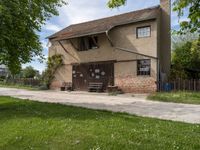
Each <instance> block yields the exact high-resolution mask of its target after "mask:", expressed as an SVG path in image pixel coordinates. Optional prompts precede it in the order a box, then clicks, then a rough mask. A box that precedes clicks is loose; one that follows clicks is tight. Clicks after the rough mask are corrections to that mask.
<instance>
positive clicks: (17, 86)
mask: <svg viewBox="0 0 200 150" xmlns="http://www.w3.org/2000/svg"><path fill="white" fill-rule="evenodd" d="M0 87H5V88H17V89H25V90H39V87H33V86H28V85H20V84H8V83H2V82H0Z"/></svg>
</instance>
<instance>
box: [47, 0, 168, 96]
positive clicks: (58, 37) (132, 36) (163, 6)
mask: <svg viewBox="0 0 200 150" xmlns="http://www.w3.org/2000/svg"><path fill="white" fill-rule="evenodd" d="M170 12H171V9H170V0H160V5H159V6H156V7H151V8H147V9H142V10H138V11H133V12H130V13H125V14H121V15H116V16H112V17H108V18H103V19H99V20H94V21H89V22H84V23H79V24H74V25H70V26H68V27H66V28H64V29H63V30H61V31H59V32H57V33H55V34H53V35H51V36H49V37H48V39H49V42H50V43H51V46H50V47H49V56H52V55H55V54H62V55H63V60H64V65H63V66H62V67H61V68H59V69H58V70H57V72H56V74H55V79H54V81H53V82H52V84H51V88H53V89H54V88H59V87H60V86H61V84H62V83H63V82H71V83H72V85H73V88H74V90H87V88H88V85H89V83H91V82H100V83H103V88H104V89H106V88H107V86H109V85H111V86H113V85H114V86H118V87H119V88H120V89H121V90H123V91H124V92H138V93H145V92H154V91H156V89H157V84H156V82H157V81H159V80H164V79H166V77H167V75H168V74H169V70H170V57H171V56H170V54H171V51H170V49H171V39H170V37H171V36H170V28H171V27H170V26H171V25H170Z"/></svg>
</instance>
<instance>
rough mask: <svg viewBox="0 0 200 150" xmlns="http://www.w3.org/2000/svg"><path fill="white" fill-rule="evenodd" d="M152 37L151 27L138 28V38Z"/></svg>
mask: <svg viewBox="0 0 200 150" xmlns="http://www.w3.org/2000/svg"><path fill="white" fill-rule="evenodd" d="M150 36H151V27H150V26H147V27H138V28H137V38H144V37H150Z"/></svg>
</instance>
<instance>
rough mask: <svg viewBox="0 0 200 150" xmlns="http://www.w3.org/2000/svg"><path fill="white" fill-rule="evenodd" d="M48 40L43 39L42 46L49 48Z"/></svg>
mask: <svg viewBox="0 0 200 150" xmlns="http://www.w3.org/2000/svg"><path fill="white" fill-rule="evenodd" d="M47 42H48V41H47V40H42V41H41V43H42V47H43V49H47V48H48V47H47Z"/></svg>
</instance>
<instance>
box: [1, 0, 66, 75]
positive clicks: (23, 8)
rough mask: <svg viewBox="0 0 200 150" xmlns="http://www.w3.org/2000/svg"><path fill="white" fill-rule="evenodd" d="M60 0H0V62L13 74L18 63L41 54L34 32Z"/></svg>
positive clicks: (55, 10) (15, 72) (55, 9)
mask: <svg viewBox="0 0 200 150" xmlns="http://www.w3.org/2000/svg"><path fill="white" fill-rule="evenodd" d="M62 4H65V2H64V0H1V1H0V22H1V23H0V35H1V36H0V64H1V63H3V64H5V65H7V66H8V68H9V70H10V71H11V73H12V74H13V75H14V74H17V73H19V71H20V69H21V64H24V63H27V62H30V61H31V60H32V59H33V58H34V57H35V56H39V57H40V58H42V46H41V43H40V41H39V35H38V34H37V33H38V32H39V31H40V30H41V26H42V25H43V24H45V21H47V20H48V19H49V18H50V17H51V16H53V15H58V11H57V7H61V6H62Z"/></svg>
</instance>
